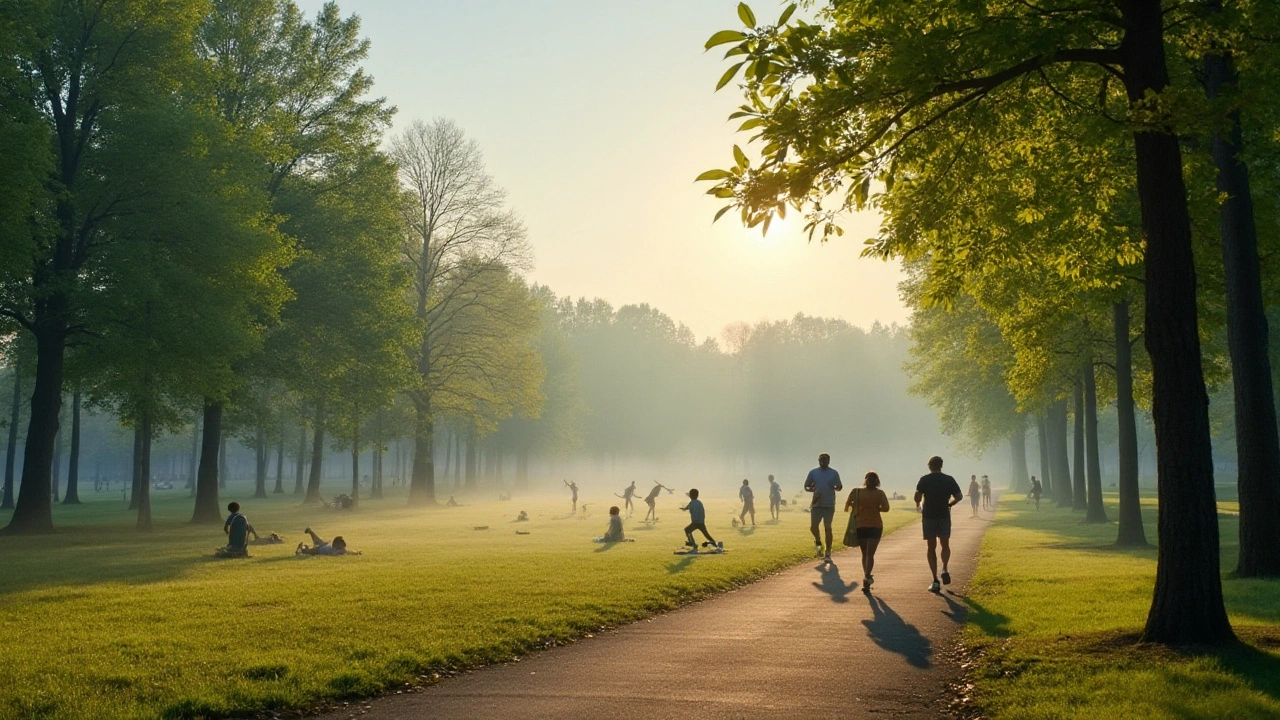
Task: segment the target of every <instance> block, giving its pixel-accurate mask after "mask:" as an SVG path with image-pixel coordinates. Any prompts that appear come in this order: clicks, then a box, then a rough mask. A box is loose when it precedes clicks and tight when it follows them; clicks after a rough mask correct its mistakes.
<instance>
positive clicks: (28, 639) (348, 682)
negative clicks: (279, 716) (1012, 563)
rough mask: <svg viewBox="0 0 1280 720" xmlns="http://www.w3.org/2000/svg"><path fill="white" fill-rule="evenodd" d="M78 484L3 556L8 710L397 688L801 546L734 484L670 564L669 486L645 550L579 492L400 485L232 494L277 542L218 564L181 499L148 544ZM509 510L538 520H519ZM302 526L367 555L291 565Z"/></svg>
mask: <svg viewBox="0 0 1280 720" xmlns="http://www.w3.org/2000/svg"><path fill="white" fill-rule="evenodd" d="M599 494H600V495H602V496H605V493H599ZM87 495H89V496H90V497H89V502H88V503H87V504H86V505H84V506H81V507H73V508H65V507H58V508H57V511H56V521H57V523H58V525H59V527H60V532H59V533H58V534H57V535H54V536H50V537H38V538H13V539H6V540H5V543H4V545H3V550H0V563H3V572H0V658H3V659H4V660H3V662H0V718H6V719H8V718H23V719H27V718H54V719H57V718H84V717H93V718H153V717H163V718H212V717H225V716H229V715H236V714H241V715H242V714H245V713H253V712H259V711H263V710H272V709H285V708H301V707H307V706H313V705H315V704H317V703H323V702H325V701H330V700H335V699H341V698H350V697H359V696H368V695H373V694H377V693H381V692H387V691H392V690H394V689H395V688H399V687H403V686H404V684H405V683H420V682H423V681H424V680H429V679H430V678H431V677H432V674H433V673H437V672H442V671H446V670H447V669H449V668H458V667H462V666H469V665H475V664H481V663H488V662H496V661H502V660H508V659H510V658H512V657H514V656H519V655H522V654H524V653H526V652H529V651H531V650H535V649H541V648H544V647H547V646H550V645H555V644H558V643H563V642H568V641H571V640H572V639H573V638H575V637H578V636H580V635H582V634H584V633H588V632H591V631H593V630H596V629H598V628H600V627H601V626H608V625H616V624H618V623H624V622H627V621H631V620H635V619H638V618H641V617H643V616H645V615H649V614H652V613H656V612H661V611H664V610H669V609H671V608H674V607H676V606H678V605H680V604H682V603H685V602H688V601H691V600H695V599H698V598H702V597H705V596H707V595H709V594H712V593H716V592H721V591H724V590H727V589H730V588H733V587H735V586H737V585H740V584H742V583H744V582H748V581H750V580H753V579H757V578H760V577H762V576H764V575H766V574H768V573H770V572H773V571H776V570H778V569H781V568H782V567H785V566H787V565H789V564H793V563H795V562H797V561H800V560H802V559H803V558H805V557H808V550H809V547H810V544H809V543H810V536H809V534H808V523H807V516H806V515H803V514H801V513H798V512H794V511H792V512H784V513H783V515H782V518H781V521H780V523H778V524H776V525H773V524H767V523H764V520H765V518H767V517H768V513H767V510H766V511H765V512H762V513H760V514H759V515H758V516H757V517H758V519H759V520H760V521H761V522H762V524H761V525H760V526H758V527H756V528H754V529H753V530H752V529H732V528H731V527H730V518H731V512H730V511H731V510H732V509H733V508H735V507H737V506H738V503H737V501H736V498H734V499H733V500H730V498H729V496H728V494H727V493H726V496H725V497H714V496H712V497H709V498H705V497H704V500H705V501H706V505H707V508H708V515H709V526H710V527H711V530H712V533H713V534H715V535H716V536H717V539H722V540H724V542H725V544H726V546H727V547H728V548H729V549H730V552H729V553H727V554H725V555H722V556H713V557H677V556H674V555H672V550H673V549H675V548H676V547H677V546H678V545H679V544H680V543H682V542H683V535H682V533H681V532H680V531H681V528H683V526H684V524H685V523H686V522H687V517H688V516H687V515H686V514H684V513H680V512H678V511H677V509H676V508H677V507H678V505H679V504H680V503H679V502H678V501H679V500H680V499H681V498H680V496H678V495H667V494H665V493H664V494H663V495H662V497H661V499H660V501H659V505H658V510H659V514H660V517H661V518H662V520H661V522H659V523H658V524H657V525H656V527H653V528H647V527H646V526H643V525H639V524H638V523H635V522H628V523H627V531H628V534H629V535H630V536H631V537H634V538H636V540H637V541H636V542H635V543H625V544H621V545H614V546H603V545H597V544H594V543H592V542H591V541H590V539H591V538H592V537H594V536H597V535H599V534H601V533H602V532H603V530H604V527H605V525H606V522H607V521H606V513H605V512H604V511H605V510H606V508H607V506H608V504H609V503H610V502H612V500H609V501H605V502H599V503H597V502H595V500H599V498H593V497H591V495H590V494H589V493H584V496H583V499H584V500H586V501H587V502H588V503H590V506H591V512H592V514H591V517H590V518H588V519H586V520H579V519H577V518H572V519H560V516H562V515H563V514H564V513H565V512H566V511H567V509H568V501H567V496H566V497H565V498H563V499H561V500H556V501H555V502H554V504H551V503H550V502H548V501H544V502H530V501H524V500H522V499H520V498H517V499H516V500H515V501H514V502H507V503H497V502H487V503H480V504H475V505H470V506H467V507H462V508H450V509H445V508H441V509H435V510H410V509H407V508H405V507H404V506H403V505H404V499H403V497H401V496H396V497H389V498H388V499H386V500H383V501H377V502H373V501H366V502H365V503H364V505H363V506H362V508H361V509H360V510H358V511H355V512H338V511H331V510H323V509H318V508H313V507H308V508H300V507H298V506H297V505H296V504H295V501H294V500H293V498H292V497H285V496H279V497H277V498H273V499H270V500H265V501H263V500H257V501H245V500H243V497H245V495H240V498H241V502H242V503H244V504H245V506H246V507H245V511H246V514H247V515H248V516H249V519H250V521H251V522H252V523H253V525H254V526H255V527H256V528H257V529H258V531H259V532H262V533H264V534H265V533H266V532H270V531H275V532H279V533H280V534H282V535H284V536H286V538H287V540H288V541H289V542H288V544H286V545H283V546H262V547H254V548H252V550H251V552H252V554H253V557H252V558H250V559H247V560H216V559H214V558H213V557H212V556H211V551H212V549H213V548H214V547H215V546H217V545H220V544H222V543H223V542H224V540H223V537H222V534H221V529H220V527H212V528H209V527H192V526H190V525H188V524H187V523H186V522H185V521H186V520H187V518H189V516H190V501H189V500H187V499H186V498H185V493H184V492H182V491H173V492H162V493H157V494H156V496H157V497H156V501H155V516H156V530H155V531H154V532H153V533H151V534H149V535H139V534H137V533H135V532H134V531H133V529H132V514H131V513H129V512H127V511H126V510H124V508H123V505H122V504H121V503H120V501H119V496H118V495H113V496H109V497H110V499H107V498H104V497H103V496H97V495H94V494H93V493H91V492H90V493H87ZM605 497H607V496H605ZM226 499H229V498H224V502H225V501H226ZM907 505H909V503H906V504H899V507H906V506H907ZM639 507H640V513H639V514H638V516H642V515H643V509H644V505H643V503H640V504H639ZM521 509H526V510H528V511H529V513H530V516H531V518H532V519H531V521H530V522H526V523H518V524H517V523H514V522H512V520H513V518H514V516H515V514H516V513H517V512H518V511H519V510H521ZM885 517H886V521H887V523H888V526H889V527H890V528H892V527H897V526H899V525H901V524H902V523H905V522H907V521H909V520H911V519H913V518H914V517H915V514H914V513H911V512H891V513H889V514H888V515H886V516H885ZM306 525H311V526H312V527H313V528H314V529H315V530H316V531H317V532H319V533H320V534H321V535H324V536H326V537H330V536H332V535H339V534H340V535H344V536H345V537H346V538H347V539H348V541H349V542H350V545H351V547H352V548H354V549H358V550H362V551H364V553H365V554H364V555H363V556H360V557H338V558H326V557H315V558H296V557H294V554H293V546H294V544H295V543H296V542H297V541H298V540H300V539H303V536H302V532H301V531H302V528H303V527H304V526H306ZM477 525H488V526H489V529H488V530H475V529H474V527H475V526H477ZM517 528H520V529H522V530H527V531H529V532H530V533H531V534H530V535H516V534H515V530H516V529H517Z"/></svg>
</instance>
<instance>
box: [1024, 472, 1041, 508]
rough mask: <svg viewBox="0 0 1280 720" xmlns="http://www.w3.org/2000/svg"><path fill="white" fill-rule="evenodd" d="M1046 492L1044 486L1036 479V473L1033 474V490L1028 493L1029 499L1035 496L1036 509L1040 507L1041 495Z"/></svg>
mask: <svg viewBox="0 0 1280 720" xmlns="http://www.w3.org/2000/svg"><path fill="white" fill-rule="evenodd" d="M1043 494H1044V486H1043V485H1041V484H1040V481H1039V480H1037V479H1036V476H1035V475H1032V476H1031V492H1029V493H1027V499H1028V500H1030V499H1032V498H1035V501H1036V509H1037V510H1039V509H1040V496H1041V495H1043Z"/></svg>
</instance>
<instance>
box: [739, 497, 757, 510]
mask: <svg viewBox="0 0 1280 720" xmlns="http://www.w3.org/2000/svg"><path fill="white" fill-rule="evenodd" d="M755 511H756V501H755V500H743V501H742V512H752V513H753V512H755Z"/></svg>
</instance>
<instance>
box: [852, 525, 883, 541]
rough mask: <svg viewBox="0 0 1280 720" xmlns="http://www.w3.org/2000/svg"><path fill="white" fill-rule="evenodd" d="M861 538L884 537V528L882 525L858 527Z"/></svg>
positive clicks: (859, 537)
mask: <svg viewBox="0 0 1280 720" xmlns="http://www.w3.org/2000/svg"><path fill="white" fill-rule="evenodd" d="M856 532H857V534H858V539H859V540H879V539H880V538H882V537H884V528H882V527H865V528H858V529H857V531H856Z"/></svg>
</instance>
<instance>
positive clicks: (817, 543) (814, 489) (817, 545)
mask: <svg viewBox="0 0 1280 720" xmlns="http://www.w3.org/2000/svg"><path fill="white" fill-rule="evenodd" d="M804 489H805V490H806V491H807V492H811V493H813V502H812V503H810V504H809V531H810V532H812V533H813V556H814V557H820V558H822V559H823V561H824V562H831V542H832V536H831V521H832V520H833V519H834V518H835V515H836V493H838V492H840V491H841V490H843V489H844V486H843V485H841V484H840V473H839V472H836V469H835V468H833V467H831V456H830V455H828V454H827V453H822V454H821V455H819V456H818V467H816V468H814V469H812V470H810V471H809V476H808V477H806V478H805V479H804ZM818 525H825V526H826V531H827V534H826V539H827V552H826V555H823V553H822V536H820V535H819V534H818Z"/></svg>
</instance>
